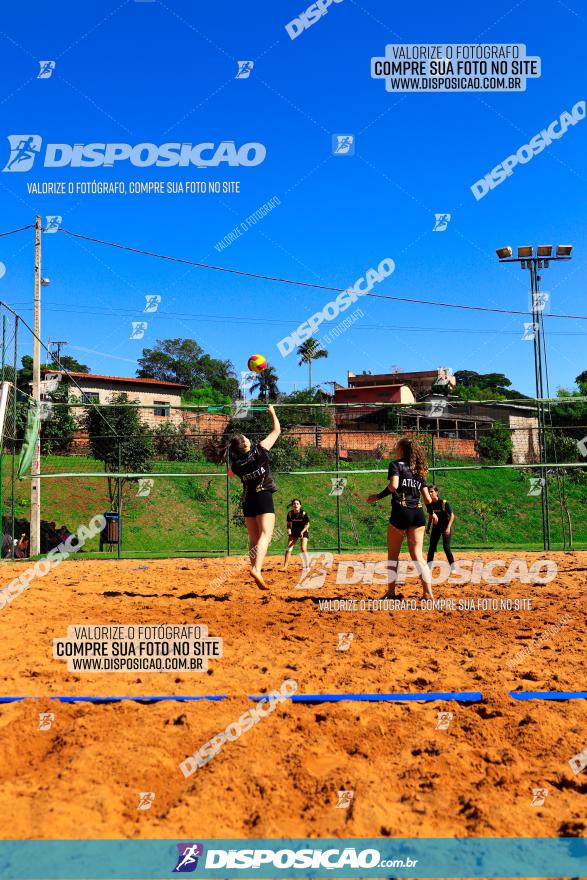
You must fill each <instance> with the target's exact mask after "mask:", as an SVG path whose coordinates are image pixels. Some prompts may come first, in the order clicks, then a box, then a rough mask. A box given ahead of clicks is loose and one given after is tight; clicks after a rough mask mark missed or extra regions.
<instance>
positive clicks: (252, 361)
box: [248, 354, 267, 373]
mask: <svg viewBox="0 0 587 880" xmlns="http://www.w3.org/2000/svg"><path fill="white" fill-rule="evenodd" d="M248 366H249V370H250V371H251V373H262V372H263V370H264V369H265V367H266V366H267V358H264V357H263V355H262V354H252V355H251V356H250V358H249V360H248Z"/></svg>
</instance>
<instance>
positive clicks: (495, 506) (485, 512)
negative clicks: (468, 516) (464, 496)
mask: <svg viewBox="0 0 587 880" xmlns="http://www.w3.org/2000/svg"><path fill="white" fill-rule="evenodd" d="M510 510H511V505H507V504H502V503H501V502H499V501H496V500H495V499H493V498H488V499H480V498H474V499H473V500H472V501H471V511H472V512H473V515H474V516H476V517H477V519H478V520H479V522H480V523H481V532H482V535H483V540H484V541H485V542H487V540H488V535H489V523H490V522H491V521H492V520H493V519H497V518H498V517H499V518H501V517H503V516H505V515H506V514H507V513H508V512H509V511H510Z"/></svg>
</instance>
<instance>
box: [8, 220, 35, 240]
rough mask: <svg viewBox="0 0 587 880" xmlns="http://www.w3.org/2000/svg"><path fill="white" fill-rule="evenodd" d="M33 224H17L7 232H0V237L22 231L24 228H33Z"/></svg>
mask: <svg viewBox="0 0 587 880" xmlns="http://www.w3.org/2000/svg"><path fill="white" fill-rule="evenodd" d="M34 228H35V224H34V223H29V225H28V226H19V228H18V229H10V230H9V231H8V232H0V238H3V237H4V236H5V235H14V234H15V233H16V232H24V230H25V229H34Z"/></svg>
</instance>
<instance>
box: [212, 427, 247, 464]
mask: <svg viewBox="0 0 587 880" xmlns="http://www.w3.org/2000/svg"><path fill="white" fill-rule="evenodd" d="M245 451H246V450H245V435H244V434H234V435H233V436H232V437H230V436H229V435H227V434H223V435H222V438H221V439H220V440H217V439H216V438H215V437H214V438H212V437H210V438H209V439H208V440H206V442H205V443H204V457H205V458H206V461H211V462H212V463H213V464H221V463H222V462H223V461H226V456H227V455H228V456H229V458H230V460H231V461H232V460H233V459H235V458H240V457H241V456H242V455H244V454H245Z"/></svg>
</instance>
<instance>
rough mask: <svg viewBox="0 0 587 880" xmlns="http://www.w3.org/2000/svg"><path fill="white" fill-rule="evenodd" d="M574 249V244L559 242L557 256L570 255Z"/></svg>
mask: <svg viewBox="0 0 587 880" xmlns="http://www.w3.org/2000/svg"><path fill="white" fill-rule="evenodd" d="M572 250H573V245H572V244H557V246H556V255H557V257H570V256H571V251H572Z"/></svg>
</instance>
